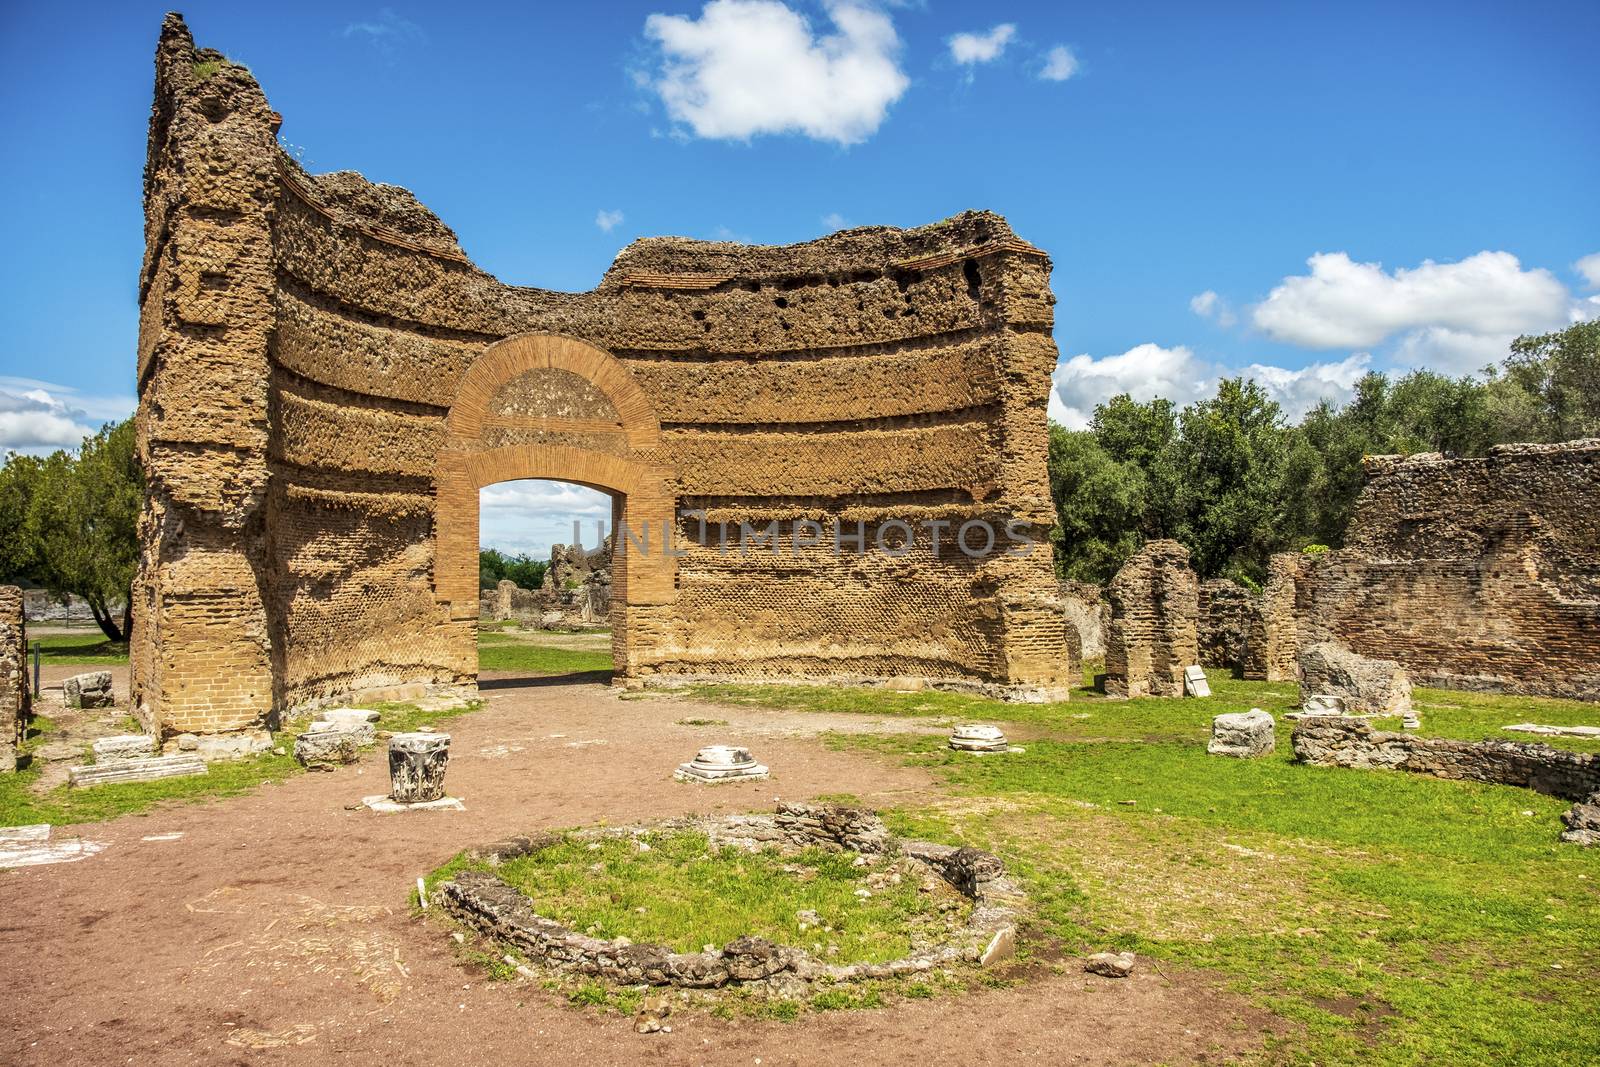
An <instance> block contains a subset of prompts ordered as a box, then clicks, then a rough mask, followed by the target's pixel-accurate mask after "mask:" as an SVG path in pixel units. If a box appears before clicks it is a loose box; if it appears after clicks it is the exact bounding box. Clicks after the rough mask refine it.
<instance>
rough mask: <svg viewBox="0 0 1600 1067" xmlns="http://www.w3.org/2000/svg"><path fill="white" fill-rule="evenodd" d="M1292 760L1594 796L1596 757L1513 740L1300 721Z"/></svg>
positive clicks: (1598, 779) (1348, 721) (1342, 721)
mask: <svg viewBox="0 0 1600 1067" xmlns="http://www.w3.org/2000/svg"><path fill="white" fill-rule="evenodd" d="M1291 743H1292V744H1293V746H1294V756H1295V759H1296V760H1298V761H1299V762H1301V763H1306V764H1310V765H1312V766H1317V767H1353V768H1358V769H1362V770H1372V769H1379V768H1384V769H1394V770H1405V771H1413V772H1415V773H1418V774H1431V775H1433V776H1434V777H1436V778H1461V779H1470V780H1472V781H1478V782H1489V783H1492V784H1495V785H1516V786H1522V787H1524V788H1527V789H1532V790H1533V791H1534V792H1536V793H1545V794H1547V795H1549V796H1554V797H1560V798H1562V799H1564V800H1575V801H1576V800H1582V799H1583V798H1585V797H1588V796H1589V795H1590V794H1591V793H1594V792H1596V791H1600V753H1596V752H1570V751H1567V750H1565V749H1559V748H1551V747H1550V746H1549V745H1541V744H1524V743H1522V742H1518V741H1457V740H1454V739H1452V738H1445V737H1417V736H1415V735H1413V734H1406V733H1397V732H1392V731H1380V730H1374V729H1373V728H1372V725H1371V724H1370V723H1367V722H1365V721H1363V720H1361V719H1354V718H1341V717H1338V716H1322V717H1316V718H1306V719H1301V720H1300V722H1299V723H1298V724H1297V725H1296V726H1295V728H1294V733H1293V734H1292V735H1291Z"/></svg>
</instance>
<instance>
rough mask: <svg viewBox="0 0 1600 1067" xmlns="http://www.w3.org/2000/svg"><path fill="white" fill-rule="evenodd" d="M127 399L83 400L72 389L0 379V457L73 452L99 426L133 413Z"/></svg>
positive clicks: (132, 401)
mask: <svg viewBox="0 0 1600 1067" xmlns="http://www.w3.org/2000/svg"><path fill="white" fill-rule="evenodd" d="M137 406H138V401H137V400H136V399H135V398H133V397H131V396H84V395H82V394H80V393H79V392H78V391H77V390H76V389H73V388H71V387H70V386H64V385H55V384H52V383H50V382H41V381H35V380H34V379H32V378H10V377H0V456H3V455H4V454H5V453H7V452H30V453H42V452H53V451H55V450H56V449H58V448H66V449H75V448H77V447H78V445H80V444H81V443H82V442H83V439H84V438H85V437H87V436H89V435H90V434H92V433H94V432H95V431H96V430H98V429H99V428H100V426H101V425H102V424H103V423H107V422H118V421H120V420H122V419H125V418H127V417H128V416H129V415H131V414H133V409H134V408H135V407H137Z"/></svg>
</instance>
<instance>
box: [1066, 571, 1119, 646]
mask: <svg viewBox="0 0 1600 1067" xmlns="http://www.w3.org/2000/svg"><path fill="white" fill-rule="evenodd" d="M1061 607H1062V610H1064V611H1065V612H1066V615H1067V623H1068V624H1069V625H1071V626H1072V627H1073V628H1074V629H1075V630H1077V631H1078V643H1079V646H1080V647H1079V652H1080V654H1081V655H1082V657H1083V658H1084V659H1099V658H1100V657H1102V656H1104V655H1105V654H1106V628H1107V627H1108V626H1109V625H1110V624H1111V608H1110V606H1109V605H1108V604H1107V603H1106V598H1105V594H1104V593H1103V592H1101V590H1100V587H1099V586H1098V585H1095V584H1094V583H1092V582H1074V581H1070V580H1068V579H1065V578H1063V579H1062V580H1061Z"/></svg>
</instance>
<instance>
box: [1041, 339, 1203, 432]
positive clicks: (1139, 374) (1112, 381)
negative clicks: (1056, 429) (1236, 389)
mask: <svg viewBox="0 0 1600 1067" xmlns="http://www.w3.org/2000/svg"><path fill="white" fill-rule="evenodd" d="M1216 380H1217V374H1216V371H1215V369H1214V368H1212V367H1210V366H1209V365H1207V364H1206V363H1205V362H1203V361H1202V360H1199V359H1197V358H1195V354H1194V353H1193V352H1191V351H1190V350H1189V349H1188V348H1186V347H1184V346H1183V345H1178V346H1176V347H1174V348H1162V347H1161V346H1160V345H1156V344H1148V343H1147V344H1142V345H1137V346H1135V347H1133V348H1130V349H1128V350H1127V351H1126V352H1123V353H1121V354H1120V355H1115V356H1104V357H1102V358H1100V359H1095V358H1094V357H1093V356H1088V355H1081V356H1073V357H1072V358H1071V359H1066V360H1062V361H1061V362H1060V363H1058V364H1056V370H1055V373H1054V374H1052V375H1051V377H1050V382H1051V386H1052V388H1051V396H1050V399H1051V409H1050V417H1051V418H1053V419H1055V420H1056V421H1057V422H1059V423H1061V424H1062V425H1063V426H1065V427H1067V429H1069V430H1081V429H1083V428H1084V427H1086V426H1088V425H1089V420H1090V418H1092V417H1093V415H1094V408H1095V405H1096V404H1099V403H1103V402H1104V401H1106V400H1109V399H1111V398H1112V397H1114V396H1116V395H1117V394H1118V393H1127V394H1129V395H1130V396H1132V397H1133V398H1134V399H1135V400H1140V401H1144V400H1153V399H1155V398H1156V397H1158V396H1161V397H1166V398H1167V399H1168V400H1171V401H1172V402H1173V403H1175V404H1177V405H1178V406H1179V407H1182V406H1183V405H1185V404H1187V403H1190V402H1191V401H1194V400H1199V399H1200V398H1201V397H1203V396H1207V395H1209V394H1210V392H1211V390H1212V387H1213V386H1214V385H1215V384H1216Z"/></svg>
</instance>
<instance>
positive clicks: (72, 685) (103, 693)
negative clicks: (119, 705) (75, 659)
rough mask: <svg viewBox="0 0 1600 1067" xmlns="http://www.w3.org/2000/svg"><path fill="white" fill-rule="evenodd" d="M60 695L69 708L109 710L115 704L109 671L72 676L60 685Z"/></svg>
mask: <svg viewBox="0 0 1600 1067" xmlns="http://www.w3.org/2000/svg"><path fill="white" fill-rule="evenodd" d="M61 693H62V697H63V699H64V700H65V701H66V705H67V707H69V708H109V707H111V706H112V705H113V704H115V703H116V698H115V697H114V696H112V693H111V672H110V671H88V672H86V673H84V674H74V675H73V676H72V677H71V678H68V679H67V680H66V681H64V682H62V683H61Z"/></svg>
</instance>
